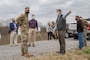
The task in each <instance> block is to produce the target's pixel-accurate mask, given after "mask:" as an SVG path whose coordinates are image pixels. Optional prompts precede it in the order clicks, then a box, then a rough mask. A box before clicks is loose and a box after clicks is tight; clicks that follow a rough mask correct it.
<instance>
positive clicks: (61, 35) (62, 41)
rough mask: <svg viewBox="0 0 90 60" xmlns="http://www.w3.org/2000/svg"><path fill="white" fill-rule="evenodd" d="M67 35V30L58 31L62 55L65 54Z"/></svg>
mask: <svg viewBox="0 0 90 60" xmlns="http://www.w3.org/2000/svg"><path fill="white" fill-rule="evenodd" d="M65 33H66V30H62V31H58V38H59V44H60V53H65V47H66V44H65Z"/></svg>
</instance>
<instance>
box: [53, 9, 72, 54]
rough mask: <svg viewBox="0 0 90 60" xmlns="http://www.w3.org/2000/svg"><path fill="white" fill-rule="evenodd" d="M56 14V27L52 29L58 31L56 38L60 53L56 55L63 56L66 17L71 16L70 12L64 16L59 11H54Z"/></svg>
mask: <svg viewBox="0 0 90 60" xmlns="http://www.w3.org/2000/svg"><path fill="white" fill-rule="evenodd" d="M56 13H57V15H58V16H57V19H56V27H55V29H54V31H55V30H57V31H58V38H59V44H60V51H59V52H57V53H61V54H65V47H66V45H65V33H66V17H67V16H68V15H69V14H71V11H69V12H68V13H67V14H66V15H63V14H62V11H61V10H60V9H57V10H56Z"/></svg>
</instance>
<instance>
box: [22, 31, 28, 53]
mask: <svg viewBox="0 0 90 60" xmlns="http://www.w3.org/2000/svg"><path fill="white" fill-rule="evenodd" d="M21 51H22V54H28V30H24V31H21Z"/></svg>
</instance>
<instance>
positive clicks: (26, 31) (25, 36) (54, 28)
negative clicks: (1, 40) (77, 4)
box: [9, 7, 88, 56]
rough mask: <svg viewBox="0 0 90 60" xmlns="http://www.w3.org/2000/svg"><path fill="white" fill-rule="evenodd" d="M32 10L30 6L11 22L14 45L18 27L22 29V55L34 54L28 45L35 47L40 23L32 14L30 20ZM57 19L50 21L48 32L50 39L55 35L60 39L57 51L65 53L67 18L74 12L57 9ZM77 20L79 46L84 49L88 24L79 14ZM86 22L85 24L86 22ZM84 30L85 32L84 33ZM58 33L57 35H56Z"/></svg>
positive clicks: (11, 36) (11, 37)
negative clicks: (29, 15) (30, 51)
mask: <svg viewBox="0 0 90 60" xmlns="http://www.w3.org/2000/svg"><path fill="white" fill-rule="evenodd" d="M29 12H30V9H29V7H26V8H25V13H24V14H21V15H20V16H19V17H18V18H17V19H16V22H17V23H15V19H12V23H10V31H9V32H10V45H11V46H12V43H13V40H14V39H15V41H14V43H15V45H17V39H16V38H17V36H16V34H17V33H18V28H19V27H20V28H21V29H20V30H21V35H20V36H21V52H22V56H32V54H29V53H28V47H29V46H31V42H33V43H32V45H33V47H35V44H34V41H35V40H36V31H37V30H38V23H37V20H35V15H34V14H33V15H32V20H30V21H28V14H29ZM56 13H57V19H56V22H52V24H51V23H48V26H47V32H48V40H50V39H51V36H53V38H54V39H57V38H58V39H59V44H60V50H59V52H57V53H61V54H65V53H66V43H65V33H66V18H67V16H68V15H70V14H71V13H72V12H71V11H69V12H68V13H67V14H66V15H63V14H62V10H61V9H57V10H56ZM75 19H76V21H77V32H78V39H79V48H80V49H82V47H83V40H84V41H85V46H86V37H85V36H86V27H87V26H88V24H86V22H84V21H83V20H82V21H81V20H80V18H79V16H76V17H75ZM84 23H85V24H84ZM83 32H84V34H82V33H83ZM55 34H56V35H55ZM83 37H85V38H84V39H83Z"/></svg>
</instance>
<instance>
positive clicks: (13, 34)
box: [10, 31, 18, 45]
mask: <svg viewBox="0 0 90 60" xmlns="http://www.w3.org/2000/svg"><path fill="white" fill-rule="evenodd" d="M17 38H18V36H17V33H16V32H14V31H12V32H11V33H10V45H13V44H15V45H17Z"/></svg>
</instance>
